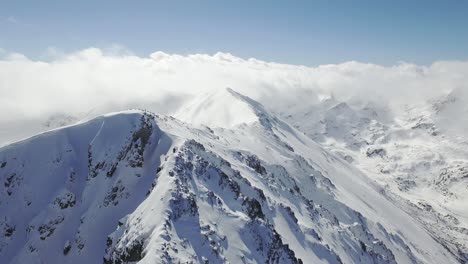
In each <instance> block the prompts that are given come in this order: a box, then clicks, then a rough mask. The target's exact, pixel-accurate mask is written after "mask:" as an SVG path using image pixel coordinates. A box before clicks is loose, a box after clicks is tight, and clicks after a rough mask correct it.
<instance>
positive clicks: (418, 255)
mask: <svg viewBox="0 0 468 264" xmlns="http://www.w3.org/2000/svg"><path fill="white" fill-rule="evenodd" d="M218 98H224V99H223V100H218ZM207 100H208V101H209V102H210V106H209V107H207V108H203V107H200V105H203V104H205V103H206V101H203V100H200V99H195V101H194V103H193V104H192V105H191V106H189V107H187V108H186V110H185V111H184V112H180V113H179V114H178V118H180V119H183V120H186V119H191V118H193V119H196V120H198V122H195V123H192V124H188V123H184V122H182V121H179V120H178V119H175V118H172V117H167V116H158V115H155V114H152V113H149V112H143V111H126V112H120V113H115V114H109V115H106V116H103V117H99V118H96V119H93V120H91V121H89V122H86V123H83V124H79V125H74V126H70V127H66V128H62V129H58V130H54V131H50V132H47V133H44V134H40V135H37V136H35V137H32V138H29V139H27V140H24V141H21V142H18V143H15V144H12V145H9V146H6V147H3V148H1V149H0V181H1V182H3V185H2V186H1V188H2V190H1V192H0V230H1V231H2V233H0V259H1V260H2V261H1V262H2V263H100V262H103V263H129V262H139V263H179V262H180V263H458V262H459V261H460V260H461V259H460V256H459V255H457V254H454V253H453V252H451V250H450V248H447V245H446V244H444V241H443V240H440V239H438V237H437V236H434V234H433V233H431V232H428V230H427V227H426V226H425V225H423V224H422V223H421V222H420V221H418V220H417V219H415V218H413V217H412V216H411V215H409V214H408V213H407V212H405V211H404V210H402V209H401V208H400V205H399V204H398V203H396V202H395V200H394V199H393V198H392V197H390V196H388V195H387V194H386V192H385V191H384V190H383V189H382V188H381V187H379V186H378V185H377V184H375V183H374V182H373V181H372V180H370V179H369V177H368V176H366V175H364V174H363V173H362V172H361V171H360V170H358V169H357V168H355V167H354V165H353V164H350V163H349V162H346V161H345V160H343V159H341V158H340V157H339V156H337V155H335V154H333V153H331V152H329V151H327V150H325V149H323V148H322V147H321V146H319V145H318V144H316V143H315V142H314V141H312V140H311V139H310V137H308V136H306V135H304V134H303V133H302V132H299V131H298V130H297V129H296V128H293V127H291V126H289V125H288V124H287V123H285V122H283V121H282V120H280V119H279V118H277V117H275V116H274V115H272V114H271V113H269V112H268V111H266V110H265V108H264V107H263V106H262V105H261V104H259V103H257V102H255V101H253V100H252V99H250V98H248V97H246V96H243V95H240V94H238V93H236V92H234V91H232V90H225V91H222V92H220V94H215V95H214V96H213V97H209V98H208V99H207ZM226 100H228V101H230V102H235V103H234V104H230V105H231V106H232V105H234V107H233V108H229V107H228V106H227V109H226V107H223V106H225V102H226ZM342 107H343V106H338V107H337V108H336V111H342V110H340V109H341V108H342ZM238 108H240V109H242V112H241V113H242V116H241V117H242V118H243V117H246V119H242V118H241V117H237V116H235V113H236V112H235V110H236V109H238ZM194 109H198V110H196V111H195V110H194ZM213 109H216V110H217V111H225V112H224V113H219V115H218V116H223V115H224V116H228V117H229V118H227V119H226V118H219V119H214V120H220V121H216V122H215V123H213V124H212V126H211V127H208V126H206V125H203V124H205V123H206V122H205V120H210V119H209V116H210V113H211V112H212V110H213ZM225 109H226V110H225ZM345 112H348V111H343V112H342V113H345ZM184 113H185V114H184ZM335 115H336V114H335ZM291 118H292V117H291ZM223 120H224V121H226V120H228V121H226V122H221V121H223ZM240 120H244V121H242V122H241V121H240ZM186 121H187V120H186ZM197 123H198V125H197ZM366 124H367V123H366ZM374 153H375V155H377V156H379V155H380V152H379V151H374V152H372V155H373V154H374Z"/></svg>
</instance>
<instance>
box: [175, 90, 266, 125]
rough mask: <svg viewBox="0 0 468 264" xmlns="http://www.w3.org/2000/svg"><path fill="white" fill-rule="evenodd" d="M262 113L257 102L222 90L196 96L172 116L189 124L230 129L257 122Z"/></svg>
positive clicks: (261, 108) (230, 91) (262, 110)
mask: <svg viewBox="0 0 468 264" xmlns="http://www.w3.org/2000/svg"><path fill="white" fill-rule="evenodd" d="M264 112H265V110H264V108H263V106H262V105H260V104H259V103H258V102H255V101H254V100H252V99H250V98H249V97H247V96H244V95H241V94H240V93H237V92H236V91H234V90H233V89H231V88H224V89H217V90H215V91H212V92H208V93H205V94H201V95H199V96H196V97H195V98H193V99H192V100H191V102H189V103H188V104H187V106H186V107H183V108H181V109H180V110H179V111H177V113H175V114H174V116H175V117H176V118H178V119H180V120H182V121H184V122H187V123H191V124H197V125H206V126H210V127H224V128H232V127H235V126H238V125H241V124H249V123H253V122H258V121H259V115H262V114H263V113H264Z"/></svg>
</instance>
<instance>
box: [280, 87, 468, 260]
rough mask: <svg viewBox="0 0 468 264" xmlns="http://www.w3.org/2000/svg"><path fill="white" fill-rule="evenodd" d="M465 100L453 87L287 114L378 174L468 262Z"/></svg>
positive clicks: (370, 173)
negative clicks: (415, 97)
mask: <svg viewBox="0 0 468 264" xmlns="http://www.w3.org/2000/svg"><path fill="white" fill-rule="evenodd" d="M466 98H467V96H466V92H465V91H463V90H461V89H454V90H452V91H451V92H449V93H447V94H446V95H443V96H437V97H434V98H432V99H430V100H428V101H426V102H424V103H420V104H412V105H404V106H402V108H401V109H398V108H397V109H395V108H393V109H391V108H389V107H388V106H382V105H375V104H364V106H359V105H354V106H353V105H350V104H348V103H346V102H340V101H338V100H335V99H327V100H324V101H323V102H321V103H320V104H317V105H314V106H313V108H309V109H306V110H301V111H290V112H288V113H287V114H285V113H283V114H281V115H282V116H283V117H284V118H285V120H286V121H287V122H289V123H291V124H292V125H294V126H295V127H296V128H297V129H299V130H301V131H303V132H304V133H306V134H307V135H308V136H309V137H311V138H313V139H314V140H316V141H318V142H319V143H320V144H321V145H322V146H324V147H325V148H327V149H328V150H330V151H332V152H334V153H336V154H338V155H339V156H341V157H342V158H344V159H345V160H347V161H348V162H350V163H351V164H353V165H356V166H357V167H358V168H360V169H361V170H362V171H363V172H365V173H366V174H367V175H368V176H369V177H370V178H372V179H375V180H376V181H377V182H378V183H379V184H380V185H381V186H382V187H383V188H384V189H385V191H386V193H387V195H389V196H391V197H392V199H394V200H395V202H397V203H398V204H400V207H401V208H402V209H404V210H405V211H407V212H408V213H410V214H411V215H413V216H414V217H415V218H416V219H418V221H420V222H421V223H422V224H423V225H424V226H425V227H426V228H427V229H428V231H429V232H430V233H431V234H432V236H434V237H437V239H439V240H442V241H444V242H443V243H444V244H445V245H446V246H447V247H448V248H449V249H450V250H451V251H452V252H453V253H454V254H457V255H459V256H460V258H461V259H463V260H464V261H468V245H467V243H466V241H468V206H467V203H468V200H467V199H468V196H467V195H466V193H467V190H468V174H467V171H468V151H467V149H468V148H467V147H468V145H467V144H468V138H467V137H466V131H468V127H466V124H468V122H467V120H466V116H468V109H467V107H466V105H467V101H466ZM311 109H312V110H311Z"/></svg>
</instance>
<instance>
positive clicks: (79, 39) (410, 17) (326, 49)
mask: <svg viewBox="0 0 468 264" xmlns="http://www.w3.org/2000/svg"><path fill="white" fill-rule="evenodd" d="M115 44H118V45H121V46H124V47H125V48H127V49H129V50H131V51H132V52H134V53H135V54H137V55H139V56H147V55H148V54H150V53H152V52H154V51H158V50H160V51H164V52H167V53H178V54H188V53H208V54H213V53H215V52H217V51H223V52H230V53H232V54H234V55H236V56H240V57H245V58H248V57H255V58H258V59H262V60H267V61H276V62H282V63H292V64H305V65H319V64H327V63H339V62H344V61H349V60H357V61H362V62H371V63H379V64H384V65H391V64H395V63H398V62H400V61H405V62H414V63H418V64H429V63H431V62H433V61H436V60H466V59H468V1H466V0H458V1H456V0H443V1H442V0H440V1H432V0H426V1H420V0H413V1H400V0H391V1H390V0H388V1H384V0H373V1H371V0H369V1H364V0H363V1H350V0H348V1H345V0H343V1H338V0H336V1H333V0H331V1H313V0H309V1H275V0H271V1H244V0H238V1H204V0H199V1H195V0H193V1H119V0H114V1H87V0H83V1H63V0H62V1H47V0H44V1H34V0H31V1H22V0H15V1H14V0H11V1H9V0H0V48H1V49H3V50H6V51H8V52H19V53H23V54H25V55H27V56H28V57H31V58H41V57H43V56H44V54H45V52H46V50H47V49H48V48H50V47H54V48H55V49H56V50H61V51H63V52H71V51H74V50H79V49H84V48H88V47H100V48H108V47H111V46H113V45H115Z"/></svg>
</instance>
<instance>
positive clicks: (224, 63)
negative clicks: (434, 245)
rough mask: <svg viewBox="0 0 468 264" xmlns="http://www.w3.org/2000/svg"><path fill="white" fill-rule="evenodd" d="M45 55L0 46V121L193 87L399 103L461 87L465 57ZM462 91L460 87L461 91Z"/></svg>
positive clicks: (143, 104)
mask: <svg viewBox="0 0 468 264" xmlns="http://www.w3.org/2000/svg"><path fill="white" fill-rule="evenodd" d="M53 55H54V56H53V58H52V59H49V60H47V61H45V60H44V61H33V60H31V59H29V58H27V57H26V56H24V55H22V54H17V53H13V54H12V53H8V52H5V51H3V52H2V53H0V56H1V59H0V94H1V96H0V126H3V127H5V126H6V125H7V124H9V123H11V122H17V123H18V122H19V123H21V122H22V120H24V122H26V120H32V119H37V120H40V119H45V118H47V117H49V116H51V115H54V114H57V113H61V114H70V115H76V114H84V113H88V112H90V111H94V112H97V113H101V112H109V111H117V110H124V109H128V108H131V107H139V108H147V109H150V110H152V111H154V112H159V113H163V114H171V113H173V112H174V111H176V110H177V109H178V108H179V107H180V106H181V105H182V104H183V102H184V101H185V100H188V99H190V98H192V97H193V95H196V94H200V93H204V92H207V91H212V90H214V89H224V88H225V87H231V88H232V89H234V90H236V91H238V92H240V93H242V94H245V95H247V96H250V97H252V98H253V99H256V100H258V101H260V102H262V103H263V104H265V105H266V106H267V107H269V108H273V107H277V106H278V105H281V106H284V107H289V106H291V107H297V106H298V105H313V104H314V103H316V102H318V101H320V100H321V99H322V98H325V97H329V96H333V97H335V98H337V99H338V100H344V101H348V102H351V103H355V104H359V103H368V102H373V103H378V104H388V105H393V106H397V105H404V104H406V103H415V102H422V101H424V100H428V99H430V98H433V97H436V96H441V95H444V94H447V93H449V92H450V91H452V90H454V89H458V90H462V91H467V90H468V88H467V87H468V61H439V62H435V63H433V64H431V65H414V64H409V63H401V64H399V65H395V66H388V67H386V66H381V65H375V64H368V63H360V62H355V61H350V62H345V63H341V64H333V65H322V66H318V67H306V66H296V65H286V64H279V63H270V62H264V61H259V60H256V59H242V58H238V57H235V56H233V55H231V54H228V53H217V54H214V55H212V56H211V55H205V54H193V55H186V56H182V55H176V54H172V55H170V54H166V53H163V52H155V53H153V54H151V55H150V56H148V57H138V56H135V55H132V54H131V53H129V52H122V51H119V50H117V51H115V52H108V51H103V50H101V49H97V48H89V49H85V50H81V51H77V52H73V53H70V54H61V53H53ZM465 94H466V93H465Z"/></svg>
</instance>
